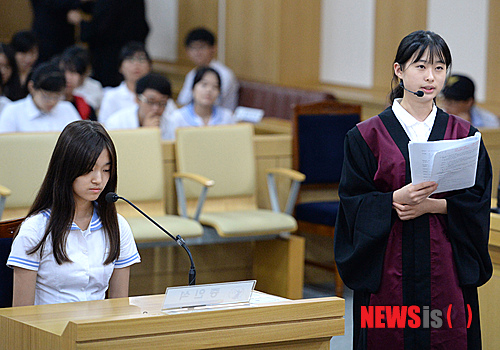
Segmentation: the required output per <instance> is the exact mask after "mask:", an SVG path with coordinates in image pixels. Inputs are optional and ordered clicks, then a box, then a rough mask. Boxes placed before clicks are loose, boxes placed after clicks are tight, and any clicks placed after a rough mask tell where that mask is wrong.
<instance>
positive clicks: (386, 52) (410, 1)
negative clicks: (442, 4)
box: [372, 0, 427, 93]
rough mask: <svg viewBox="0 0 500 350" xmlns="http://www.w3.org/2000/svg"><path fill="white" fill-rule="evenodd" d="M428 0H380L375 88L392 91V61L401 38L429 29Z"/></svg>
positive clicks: (376, 26)
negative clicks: (427, 27)
mask: <svg viewBox="0 0 500 350" xmlns="http://www.w3.org/2000/svg"><path fill="white" fill-rule="evenodd" d="M426 26H427V0H398V1H377V2H376V18H375V55H374V56H375V62H374V73H373V74H374V77H373V82H374V84H373V85H374V86H373V89H372V90H374V91H375V92H382V93H389V92H390V82H391V79H392V74H393V69H392V63H393V62H394V57H395V56H396V50H397V47H398V45H399V42H400V41H401V39H402V38H403V37H405V36H406V35H407V34H409V33H411V32H413V31H415V30H419V29H426Z"/></svg>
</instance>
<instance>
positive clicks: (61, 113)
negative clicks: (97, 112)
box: [0, 95, 82, 133]
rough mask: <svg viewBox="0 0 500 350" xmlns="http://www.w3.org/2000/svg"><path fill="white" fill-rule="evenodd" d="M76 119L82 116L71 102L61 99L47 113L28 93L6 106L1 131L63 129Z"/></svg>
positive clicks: (0, 118) (2, 114) (0, 120)
mask: <svg viewBox="0 0 500 350" xmlns="http://www.w3.org/2000/svg"><path fill="white" fill-rule="evenodd" d="M75 120H82V118H81V117H80V114H78V111H77V110H76V108H75V107H74V106H73V105H72V104H71V102H68V101H59V102H58V103H57V104H56V105H55V107H54V108H52V110H51V111H50V112H49V113H45V112H42V111H40V110H39V109H38V107H37V106H36V105H35V103H34V102H33V98H32V97H31V95H28V96H27V97H25V98H23V99H21V100H19V101H15V102H11V103H9V104H8V105H7V106H5V108H4V109H3V111H2V113H1V114H0V133H5V132H40V131H62V129H64V127H65V126H66V125H68V124H69V123H71V122H73V121H75Z"/></svg>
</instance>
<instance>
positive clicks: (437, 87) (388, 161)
mask: <svg viewBox="0 0 500 350" xmlns="http://www.w3.org/2000/svg"><path fill="white" fill-rule="evenodd" d="M450 65H451V53H450V51H449V49H448V46H447V44H446V43H445V42H444V40H443V39H442V38H441V37H440V36H439V35H437V34H435V33H433V32H429V31H417V32H413V33H411V34H409V35H408V36H406V37H405V38H404V39H403V40H402V41H401V43H400V45H399V48H398V52H397V54H396V59H395V61H394V76H393V85H394V86H395V88H394V89H393V91H392V92H391V102H392V103H393V105H392V106H391V107H388V108H387V109H386V110H385V111H383V112H382V113H380V114H379V115H378V116H375V117H373V118H370V119H368V120H366V121H364V122H362V123H360V124H358V125H357V127H355V128H354V129H352V130H351V131H349V133H348V134H347V136H346V140H345V158H344V165H343V173H342V178H341V183H340V186H339V196H340V208H339V214H338V217H337V222H336V226H335V259H336V263H337V266H338V269H339V272H340V274H341V277H342V280H343V281H344V283H345V284H346V285H347V286H348V287H350V288H351V289H353V290H354V309H353V314H354V348H355V349H419V350H420V349H453V350H465V349H480V348H481V334H480V325H479V306H478V298H477V287H478V286H481V285H482V284H484V283H486V281H488V279H489V278H490V277H491V273H492V265H491V260H490V257H489V254H488V236H489V210H490V200H491V198H490V197H491V176H492V171H491V164H490V161H489V158H488V154H487V152H486V149H485V147H484V145H483V144H482V142H481V145H480V150H479V158H478V163H477V172H476V182H475V184H474V186H473V187H470V188H466V189H462V190H455V191H451V192H445V193H440V194H432V192H434V191H435V190H436V188H437V184H436V183H434V182H424V183H421V184H412V183H411V174H410V166H409V165H410V162H409V155H408V143H409V141H410V140H413V141H426V140H428V141H436V140H451V139H461V138H465V137H467V136H471V135H474V133H475V132H476V131H477V130H476V129H475V128H474V127H473V126H471V125H470V124H469V123H468V122H466V121H464V120H462V119H460V118H458V117H455V116H453V115H448V114H446V113H445V112H443V111H442V110H441V109H439V108H437V107H436V106H435V104H434V101H435V97H436V96H437V95H438V94H439V92H440V91H441V89H442V88H443V86H444V83H445V80H446V76H447V73H448V71H449V67H450ZM450 305H451V306H450ZM368 306H373V307H376V306H378V307H379V308H380V307H382V306H390V307H391V308H390V309H389V310H391V311H394V310H396V308H394V307H395V306H396V307H398V306H399V307H401V306H407V307H410V306H417V307H418V310H420V313H418V314H417V316H418V317H419V318H418V320H420V321H421V322H420V325H419V326H418V327H416V328H413V326H414V325H412V324H411V321H412V319H410V318H407V319H406V323H405V324H403V325H399V326H397V325H396V326H395V327H388V325H389V323H390V322H388V321H387V319H388V314H387V313H385V314H382V316H381V317H382V321H381V322H382V323H383V324H382V325H381V324H380V322H379V323H378V327H370V326H369V325H367V323H366V322H363V323H362V316H366V311H367V310H369V308H368ZM424 310H429V311H428V312H429V313H430V312H433V313H434V315H440V317H439V319H440V320H441V321H442V322H441V324H439V322H437V323H431V324H426V319H428V317H426V315H425V312H424ZM362 312H365V313H364V314H363V315H362ZM436 319H437V318H436ZM365 321H366V320H365ZM408 321H410V322H408ZM431 322H432V320H431Z"/></svg>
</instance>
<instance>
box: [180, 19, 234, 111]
mask: <svg viewBox="0 0 500 350" xmlns="http://www.w3.org/2000/svg"><path fill="white" fill-rule="evenodd" d="M185 47H186V52H187V55H188V57H189V59H190V60H191V61H192V62H193V63H194V64H195V65H196V68H195V69H193V70H191V71H190V72H189V73H188V74H187V75H186V78H185V80H184V85H183V86H182V90H181V91H180V92H179V96H178V97H177V103H178V104H180V105H185V104H188V103H190V102H191V99H192V98H193V96H192V94H191V88H192V86H193V80H194V76H195V74H196V69H198V68H200V67H203V66H209V67H212V68H213V69H215V70H216V71H217V73H219V75H220V77H221V81H222V84H221V85H222V90H221V93H220V96H219V99H218V100H217V105H219V106H222V107H225V108H229V109H230V110H232V111H234V109H235V108H236V107H237V106H238V91H239V84H238V80H237V79H236V77H235V76H234V73H233V71H232V70H231V69H229V68H228V67H226V66H225V65H223V64H222V63H221V62H219V61H217V60H215V59H214V57H215V54H216V52H217V48H216V45H215V37H214V35H213V34H212V33H211V32H210V31H208V30H207V29H205V28H196V29H194V30H192V31H191V32H190V33H189V34H188V35H187V36H186V40H185Z"/></svg>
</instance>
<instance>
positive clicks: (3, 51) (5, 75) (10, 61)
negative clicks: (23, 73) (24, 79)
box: [0, 43, 26, 101]
mask: <svg viewBox="0 0 500 350" xmlns="http://www.w3.org/2000/svg"><path fill="white" fill-rule="evenodd" d="M0 73H1V74H2V79H3V83H4V89H3V95H4V96H5V97H7V98H8V99H9V100H11V101H17V100H20V99H22V98H24V97H26V96H25V93H24V89H23V88H22V87H21V80H20V79H19V73H18V71H17V63H16V58H15V52H14V50H13V49H12V47H10V45H8V44H4V43H0Z"/></svg>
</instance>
